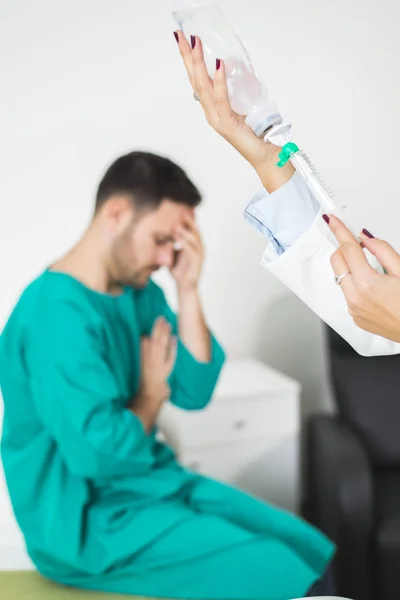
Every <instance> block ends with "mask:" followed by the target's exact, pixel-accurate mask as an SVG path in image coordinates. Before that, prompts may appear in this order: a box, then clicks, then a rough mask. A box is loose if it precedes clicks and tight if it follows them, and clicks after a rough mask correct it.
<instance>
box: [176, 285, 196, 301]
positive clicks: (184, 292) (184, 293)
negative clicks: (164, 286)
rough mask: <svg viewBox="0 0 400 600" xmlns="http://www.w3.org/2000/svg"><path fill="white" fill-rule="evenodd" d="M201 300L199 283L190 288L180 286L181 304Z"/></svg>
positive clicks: (179, 296) (179, 297) (189, 286)
mask: <svg viewBox="0 0 400 600" xmlns="http://www.w3.org/2000/svg"><path fill="white" fill-rule="evenodd" d="M196 298H199V288H198V285H197V283H195V284H192V285H188V286H178V299H179V302H187V301H188V300H189V301H191V300H193V299H196Z"/></svg>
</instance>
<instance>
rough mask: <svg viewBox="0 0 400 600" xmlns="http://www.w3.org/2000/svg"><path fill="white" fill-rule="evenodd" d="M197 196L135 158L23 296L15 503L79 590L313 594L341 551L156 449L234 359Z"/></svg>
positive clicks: (7, 355)
mask: <svg viewBox="0 0 400 600" xmlns="http://www.w3.org/2000/svg"><path fill="white" fill-rule="evenodd" d="M199 202H200V194H199V192H198V190H197V189H196V187H195V186H194V185H193V183H192V182H191V181H190V180H189V179H188V177H187V175H186V174H185V173H184V171H183V170H182V169H180V168H179V167H178V166H177V165H175V164H174V163H172V162H170V161H169V160H167V159H165V158H162V157H159V156H156V155H153V154H149V153H142V152H134V153H130V154H128V155H126V156H123V157H121V158H119V159H118V160H117V161H116V162H114V164H113V165H111V167H110V168H109V169H108V171H107V173H106V174H105V176H104V178H103V179H102V181H101V183H100V185H99V189H98V193H97V200H96V210H95V214H94V217H93V220H92V222H91V223H90V225H89V227H88V229H87V231H86V232H85V234H84V235H83V237H82V239H81V240H80V241H79V242H78V244H77V245H76V246H75V247H74V248H73V249H72V250H71V251H70V252H68V254H67V255H66V256H64V257H63V258H61V259H60V260H58V261H56V262H55V263H53V264H52V265H51V266H49V267H48V268H47V269H46V270H45V271H44V272H42V273H41V274H40V275H39V276H38V277H37V278H36V279H35V280H34V281H33V282H32V283H31V284H30V285H29V286H28V287H27V288H26V289H25V290H24V292H23V293H22V295H21V297H20V299H19V301H18V303H17V305H16V307H15V308H14V310H13V312H12V314H11V316H10V318H9V320H8V322H7V324H6V326H5V329H4V331H3V334H2V337H1V343H0V369H1V370H0V376H1V385H2V393H3V397H4V403H5V416H4V428H3V438H2V458H3V463H4V470H5V474H6V480H7V485H8V489H9V493H10V497H11V501H12V505H13V509H14V512H15V516H16V519H17V521H18V523H19V526H20V528H21V530H22V532H23V534H24V538H25V541H26V546H27V550H28V552H29V555H30V557H31V558H32V560H33V562H34V564H35V565H36V567H37V569H38V570H39V571H40V572H41V573H42V574H43V575H44V576H45V577H47V578H49V579H52V580H54V581H56V582H60V583H62V584H65V585H70V586H76V587H81V588H88V589H95V590H103V591H110V592H121V593H128V594H138V595H145V596H153V597H154V596H157V597H164V598H168V597H169V598H187V599H201V600H207V599H214V600H229V599H232V600H236V599H237V600H242V599H253V598H254V599H257V600H258V599H259V600H286V599H288V598H294V597H298V596H303V595H305V594H306V593H308V591H309V590H310V588H311V587H312V586H313V584H314V583H315V582H316V581H318V580H319V579H321V578H322V576H323V574H324V573H325V571H326V569H327V567H328V565H329V563H330V561H331V559H332V556H333V553H334V548H333V545H332V544H331V542H330V541H329V540H327V539H326V538H325V537H324V536H323V535H322V534H321V533H319V532H318V531H316V530H315V529H314V528H312V527H311V526H309V525H308V524H307V523H305V522H303V521H302V520H300V519H298V518H297V517H295V516H294V515H291V514H288V513H286V512H284V511H281V510H279V509H277V508H275V507H272V506H269V505H267V504H265V503H263V502H261V501H259V500H257V499H255V498H251V497H250V496H248V495H246V494H244V493H242V492H240V491H237V490H234V489H232V488H230V487H228V486H225V485H223V484H221V483H217V482H215V481H212V480H209V479H207V478H204V477H201V476H199V475H197V474H194V473H191V472H189V471H187V470H186V469H184V468H183V467H181V466H180V465H179V464H178V463H177V462H176V460H175V457H174V455H173V452H172V451H171V450H170V449H169V448H168V447H167V446H166V445H164V444H161V443H160V442H159V441H157V438H156V433H157V429H156V419H157V415H158V413H159V410H160V408H161V407H162V405H163V403H164V402H165V401H166V400H167V399H170V401H171V402H173V403H174V404H176V405H177V406H179V407H181V408H183V409H186V410H201V409H203V408H204V407H205V406H206V405H207V404H208V402H209V401H210V399H211V397H212V393H213V389H214V387H215V384H216V382H217V379H218V376H219V373H220V370H221V367H222V365H223V362H224V352H223V350H222V349H221V346H220V345H219V343H218V342H217V340H216V339H215V338H214V336H213V335H212V334H211V333H210V332H209V330H208V328H207V326H206V322H205V318H204V315H203V312H202V308H201V303H200V299H199V292H198V283H199V276H200V271H201V266H202V261H203V249H202V243H201V238H200V235H199V232H198V230H197V227H196V221H195V216H194V211H195V207H196V206H197V205H198V204H199ZM177 244H179V249H177ZM160 267H167V268H169V269H170V271H171V274H172V277H173V278H174V279H175V282H176V285H177V297H178V300H179V310H178V315H177V316H176V315H175V314H174V313H173V312H172V311H171V309H170V308H169V306H168V304H167V302H166V300H165V298H164V295H163V292H162V291H161V289H160V288H159V287H158V286H157V285H156V284H155V283H154V282H153V281H152V280H151V274H152V273H153V272H154V271H156V270H157V269H158V268H160Z"/></svg>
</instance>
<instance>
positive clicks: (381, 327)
mask: <svg viewBox="0 0 400 600" xmlns="http://www.w3.org/2000/svg"><path fill="white" fill-rule="evenodd" d="M329 226H330V228H331V230H332V231H333V233H334V234H335V236H336V238H337V240H338V242H339V244H340V246H339V249H338V250H337V251H336V252H335V253H334V254H333V255H332V257H331V263H332V267H333V270H334V272H335V275H338V276H340V275H345V274H346V273H349V274H348V275H346V276H345V277H344V278H343V280H342V282H341V284H340V286H341V288H342V291H343V293H344V295H345V298H346V301H347V304H348V307H349V313H350V315H351V316H352V317H353V319H354V322H355V323H356V325H358V327H360V328H361V329H365V330H366V331H370V332H371V333H375V334H377V335H380V336H382V337H385V338H388V339H390V340H393V341H395V342H400V256H399V254H398V253H397V252H396V251H395V250H394V249H393V248H392V247H391V246H390V244H388V243H387V242H385V241H382V240H378V239H376V238H374V237H373V236H371V234H370V233H369V232H368V231H366V230H365V229H364V230H363V232H362V233H361V235H360V237H361V241H362V244H363V246H364V247H365V248H367V249H368V250H369V251H370V252H371V253H372V254H373V255H374V256H376V258H377V259H378V261H379V263H380V264H381V265H382V266H383V268H384V269H385V271H386V274H385V275H382V274H380V273H377V272H376V271H375V270H374V269H373V268H372V267H371V266H370V264H369V263H368V261H367V259H366V257H365V254H364V252H363V251H362V248H361V246H360V244H359V241H358V240H357V239H356V238H355V237H354V235H353V234H352V233H351V232H350V231H349V230H348V229H347V227H346V226H345V225H344V224H343V223H342V222H341V221H340V220H339V219H338V218H336V217H334V216H330V217H329Z"/></svg>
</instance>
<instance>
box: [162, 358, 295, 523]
mask: <svg viewBox="0 0 400 600" xmlns="http://www.w3.org/2000/svg"><path fill="white" fill-rule="evenodd" d="M159 425H160V430H161V431H162V433H163V435H164V437H165V438H166V439H167V440H168V442H169V443H170V444H171V445H172V447H173V448H174V449H175V451H176V452H177V455H178V458H179V460H180V462H181V463H183V464H184V465H185V466H187V467H188V468H190V469H192V470H194V471H197V472H199V473H202V474H205V475H208V476H210V477H213V478H215V479H219V480H221V481H225V482H227V483H230V484H231V485H234V486H236V487H239V488H241V489H243V490H245V491H248V492H249V493H252V494H254V495H256V496H258V497H260V498H263V499H264V500H267V501H269V502H272V503H273V504H276V505H278V506H281V507H282V508H286V509H288V510H291V511H293V512H297V511H298V503H299V444H300V385H299V384H298V383H297V382H296V381H293V380H292V379H290V378H288V377H286V376H284V375H282V374H281V373H279V372H277V371H276V370H274V369H271V368H270V367H268V366H266V365H264V364H262V363H260V362H258V361H255V360H251V359H246V360H237V361H228V362H227V363H226V365H225V367H224V369H223V371H222V374H221V377H220V380H219V382H218V385H217V387H216V390H215V393H214V398H213V400H212V402H211V403H210V405H209V406H208V407H207V408H206V409H205V410H203V411H195V412H188V411H183V410H181V409H179V408H176V407H174V406H172V405H171V404H167V405H166V406H165V407H164V409H163V411H162V413H161V415H160V421H159Z"/></svg>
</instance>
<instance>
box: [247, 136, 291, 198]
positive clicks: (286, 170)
mask: <svg viewBox="0 0 400 600" xmlns="http://www.w3.org/2000/svg"><path fill="white" fill-rule="evenodd" d="M267 147H268V152H267V153H266V154H265V153H263V155H262V156H261V155H260V158H259V160H257V161H254V163H253V167H254V169H255V170H256V172H257V174H258V176H259V178H260V179H261V182H262V184H263V186H264V188H265V189H266V190H267V192H268V193H269V194H272V193H273V192H276V190H278V189H279V188H281V187H282V186H284V185H285V183H287V182H288V181H289V179H291V178H292V176H293V174H294V172H295V169H294V167H293V165H292V163H291V162H290V161H289V162H287V163H286V165H285V166H284V167H278V166H277V164H276V163H277V162H279V153H280V151H281V148H280V147H279V146H275V145H274V144H271V143H269V144H268V145H267Z"/></svg>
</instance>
